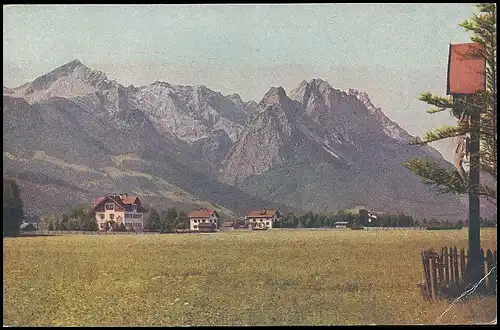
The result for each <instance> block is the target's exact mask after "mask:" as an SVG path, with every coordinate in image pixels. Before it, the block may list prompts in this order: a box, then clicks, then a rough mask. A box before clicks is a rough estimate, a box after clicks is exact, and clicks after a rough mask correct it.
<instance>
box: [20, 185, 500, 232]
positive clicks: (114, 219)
mask: <svg viewBox="0 0 500 330" xmlns="http://www.w3.org/2000/svg"><path fill="white" fill-rule="evenodd" d="M169 212H170V213H169ZM172 212H173V213H172ZM154 213H156V214H154ZM154 219H156V223H154V222H155V220H154ZM463 226H467V223H466V221H458V222H457V223H451V222H449V221H443V220H441V221H439V220H437V219H430V220H426V219H424V220H423V221H418V220H414V219H413V218H412V217H411V216H408V215H404V214H402V213H400V214H384V213H377V212H369V211H367V210H364V209H360V210H359V212H357V213H352V212H351V213H349V212H344V211H340V212H338V213H337V214H335V215H325V214H316V213H313V212H306V213H304V214H300V215H295V214H286V215H283V214H282V213H281V212H280V211H279V210H275V209H267V208H262V209H257V210H249V211H248V212H247V213H246V214H245V215H243V216H235V217H230V218H229V219H223V218H222V217H221V214H219V212H218V211H217V210H214V209H209V208H203V207H201V208H198V209H193V210H190V211H189V212H187V213H185V212H177V210H175V208H174V209H168V210H164V211H162V214H161V215H160V214H158V212H157V211H156V210H155V209H154V208H152V207H151V208H149V209H148V208H147V207H145V206H144V205H143V203H142V201H141V198H140V197H139V196H136V195H129V194H127V193H122V194H111V195H108V196H103V197H97V198H94V199H93V200H92V201H91V202H90V203H89V204H87V206H82V205H80V206H79V207H76V208H73V209H72V210H71V211H70V212H67V213H63V214H58V215H55V214H51V215H45V216H43V217H42V219H41V221H40V220H38V221H35V220H34V219H29V218H27V217H25V219H24V221H23V223H22V224H21V230H22V231H33V230H42V231H91V232H97V233H106V234H108V233H113V234H115V233H119V232H124V233H125V232H133V233H151V232H159V233H169V232H177V233H200V232H218V231H230V230H268V229H273V228H350V229H364V228H370V227H400V228H408V227H413V228H422V229H424V228H427V229H436V228H438V229H460V228H462V227H463ZM481 226H483V227H495V226H496V221H495V220H492V219H482V220H481Z"/></svg>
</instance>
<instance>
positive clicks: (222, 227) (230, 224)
mask: <svg viewBox="0 0 500 330" xmlns="http://www.w3.org/2000/svg"><path fill="white" fill-rule="evenodd" d="M234 225H235V223H234V221H224V222H223V223H222V224H221V225H220V230H233V229H234Z"/></svg>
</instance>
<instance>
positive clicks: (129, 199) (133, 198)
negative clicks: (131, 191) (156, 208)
mask: <svg viewBox="0 0 500 330" xmlns="http://www.w3.org/2000/svg"><path fill="white" fill-rule="evenodd" d="M138 198H139V197H137V196H130V197H122V202H123V204H134V203H135V201H136V199H138ZM139 203H141V201H140V200H139Z"/></svg>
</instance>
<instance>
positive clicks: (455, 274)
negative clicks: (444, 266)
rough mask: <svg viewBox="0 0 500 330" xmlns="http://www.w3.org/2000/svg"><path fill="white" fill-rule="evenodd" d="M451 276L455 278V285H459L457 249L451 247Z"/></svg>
mask: <svg viewBox="0 0 500 330" xmlns="http://www.w3.org/2000/svg"><path fill="white" fill-rule="evenodd" d="M453 275H454V276H455V278H454V280H455V284H457V285H458V284H459V280H458V255H457V247H456V246H454V247H453Z"/></svg>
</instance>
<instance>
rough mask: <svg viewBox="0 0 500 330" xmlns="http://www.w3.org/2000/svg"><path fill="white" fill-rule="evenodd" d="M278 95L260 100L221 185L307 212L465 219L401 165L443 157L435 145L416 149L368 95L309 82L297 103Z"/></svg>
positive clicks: (451, 199) (295, 96)
mask: <svg viewBox="0 0 500 330" xmlns="http://www.w3.org/2000/svg"><path fill="white" fill-rule="evenodd" d="M276 90H279V89H276V88H274V89H271V90H270V91H269V92H268V95H269V94H272V95H275V97H273V98H269V97H267V96H266V97H264V99H263V100H262V101H261V102H260V104H259V109H258V110H257V112H258V114H257V115H256V117H255V118H253V120H251V121H250V122H249V124H248V126H247V127H246V128H245V130H244V131H243V133H242V135H241V138H240V139H239V140H238V141H237V142H236V143H235V146H234V147H233V149H232V151H231V152H230V153H229V155H228V157H227V158H226V159H225V160H224V162H223V165H222V169H221V170H220V177H221V180H222V181H224V182H229V183H233V184H236V186H237V187H238V188H241V189H243V190H245V191H248V192H249V193H251V194H253V195H256V196H257V195H258V196H261V197H263V198H266V199H269V200H272V201H274V202H277V203H284V204H288V205H294V206H295V207H297V208H300V209H312V210H317V211H323V212H327V211H336V210H339V209H344V208H352V207H355V206H359V205H363V206H365V207H368V208H370V209H374V210H384V211H392V212H398V211H399V212H405V213H410V214H412V215H415V216H417V217H430V216H441V217H445V218H451V219H453V218H455V220H456V219H457V217H463V215H464V211H465V210H464V206H463V204H462V203H461V202H460V201H459V199H457V198H456V197H455V196H451V195H447V196H435V195H434V194H433V193H432V192H429V191H428V189H427V188H426V187H424V186H422V184H421V183H420V181H419V179H418V177H416V176H414V175H413V174H411V173H409V172H408V171H407V170H406V169H405V168H404V167H402V166H401V162H402V161H404V160H405V159H407V158H408V157H412V156H423V157H431V158H436V159H438V160H439V161H440V162H442V163H443V164H445V163H446V162H445V161H444V159H443V158H442V157H440V155H439V153H437V152H436V151H435V150H434V149H432V148H429V147H417V146H410V145H409V141H410V135H409V134H408V133H407V132H406V131H404V130H403V129H402V128H400V127H399V126H398V125H397V124H396V123H394V122H392V121H390V120H389V119H388V118H387V117H385V115H384V114H383V113H382V112H381V111H380V109H377V108H375V107H374V106H373V105H372V104H371V103H370V102H369V99H368V98H367V96H366V94H361V93H358V92H356V91H353V90H350V91H348V92H342V91H339V90H336V89H333V88H332V87H331V86H330V85H329V84H328V83H326V82H324V81H322V80H320V79H314V80H312V81H311V82H309V83H308V82H302V83H301V84H300V85H299V86H298V87H297V88H296V89H295V90H294V91H292V93H291V98H288V97H287V96H286V95H285V94H284V91H283V90H282V89H281V90H280V91H281V92H280V93H276ZM273 111H274V112H273ZM271 113H278V114H279V115H275V116H271V115H270V114H271ZM286 114H290V115H286ZM283 127H284V128H286V129H281V130H280V129H278V128H283ZM280 132H281V133H280ZM278 133H280V134H278ZM284 155H286V157H284ZM449 165H451V164H449ZM242 168H243V170H242Z"/></svg>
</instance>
